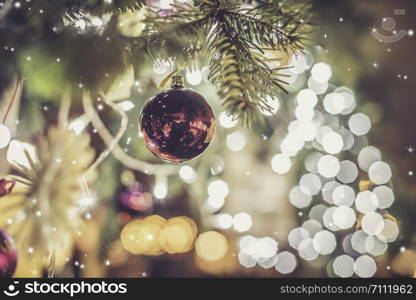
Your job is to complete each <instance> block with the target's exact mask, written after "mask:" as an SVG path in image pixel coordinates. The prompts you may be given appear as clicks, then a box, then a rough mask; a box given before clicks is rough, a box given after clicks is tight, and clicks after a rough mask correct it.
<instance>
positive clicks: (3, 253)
mask: <svg viewBox="0 0 416 300" xmlns="http://www.w3.org/2000/svg"><path fill="white" fill-rule="evenodd" d="M16 265H17V250H16V246H15V244H14V241H13V239H12V238H11V236H10V235H9V234H8V233H7V232H6V231H4V230H1V229H0V277H2V278H4V277H12V275H13V274H14V271H15V270H16Z"/></svg>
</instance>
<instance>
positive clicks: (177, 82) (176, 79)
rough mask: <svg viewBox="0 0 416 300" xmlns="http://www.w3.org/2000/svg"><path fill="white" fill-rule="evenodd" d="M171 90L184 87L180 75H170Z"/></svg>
mask: <svg viewBox="0 0 416 300" xmlns="http://www.w3.org/2000/svg"><path fill="white" fill-rule="evenodd" d="M170 87H171V88H173V89H181V88H183V87H184V82H183V77H182V76H181V75H177V74H175V75H172V84H171V85H170Z"/></svg>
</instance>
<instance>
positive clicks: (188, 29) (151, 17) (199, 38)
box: [138, 4, 207, 65]
mask: <svg viewBox="0 0 416 300" xmlns="http://www.w3.org/2000/svg"><path fill="white" fill-rule="evenodd" d="M175 9H176V10H177V11H178V12H177V13H173V14H170V15H168V16H164V15H163V14H164V13H165V12H164V11H150V12H149V13H148V17H147V18H146V19H145V21H144V22H145V24H146V28H145V30H144V31H143V34H142V36H141V37H140V38H139V41H138V45H139V48H140V47H142V49H141V50H145V53H146V55H147V58H149V59H150V60H151V61H156V60H163V61H169V60H171V59H173V58H174V59H175V63H176V64H178V65H189V64H191V63H192V61H194V60H196V58H197V57H198V56H199V55H201V54H202V53H203V52H204V49H205V37H204V36H203V28H204V25H205V23H206V21H207V19H206V17H205V16H204V15H201V13H200V11H199V10H198V9H197V8H196V7H194V6H191V5H187V4H183V5H178V6H175ZM139 51H140V50H139Z"/></svg>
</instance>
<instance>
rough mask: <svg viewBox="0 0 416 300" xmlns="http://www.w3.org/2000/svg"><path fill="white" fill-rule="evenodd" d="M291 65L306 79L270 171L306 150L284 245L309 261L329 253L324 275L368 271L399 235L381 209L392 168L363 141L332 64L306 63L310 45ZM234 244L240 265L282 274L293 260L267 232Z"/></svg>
mask: <svg viewBox="0 0 416 300" xmlns="http://www.w3.org/2000/svg"><path fill="white" fill-rule="evenodd" d="M291 66H292V70H291V72H292V73H293V75H294V76H295V77H297V76H299V75H303V76H304V75H306V76H307V77H308V78H309V80H308V81H307V87H306V88H304V89H302V90H300V91H299V92H298V93H297V95H296V99H295V109H294V112H295V116H296V119H295V120H293V121H292V122H290V124H289V126H288V133H287V135H286V136H285V137H284V138H283V139H282V141H281V144H280V151H281V152H280V153H278V154H276V155H275V156H274V157H273V158H272V160H271V166H272V168H273V170H274V171H275V172H276V173H278V174H284V173H287V172H288V171H289V170H290V168H291V166H292V160H293V159H294V158H295V157H296V155H297V154H298V153H299V152H300V151H301V150H302V149H306V151H307V153H308V155H307V156H306V158H305V160H304V168H305V171H306V173H304V174H303V175H302V176H301V177H300V180H299V183H298V185H296V186H295V187H293V188H292V189H291V191H290V193H289V200H290V203H291V204H292V205H293V206H295V207H296V208H298V209H300V210H301V211H300V213H299V215H300V216H305V217H306V218H305V217H303V219H304V222H303V223H302V225H301V226H300V227H297V228H294V229H292V230H291V231H290V232H289V235H288V242H289V245H290V247H292V248H293V249H294V250H295V251H297V254H298V256H299V257H300V258H302V259H304V260H306V261H310V262H312V261H314V260H316V259H318V258H319V257H320V256H326V255H330V254H336V257H335V258H334V259H330V260H329V262H330V263H329V264H328V267H327V272H328V275H329V276H339V277H350V276H353V275H354V274H355V275H356V276H358V277H372V276H373V275H374V274H375V273H376V271H377V265H376V259H377V257H379V256H380V255H382V254H384V253H385V252H386V250H387V248H388V243H391V242H393V241H395V240H396V239H397V237H398V235H399V227H398V224H397V221H396V219H395V218H394V217H392V216H391V215H389V214H388V211H387V209H388V208H389V207H390V206H391V205H392V204H393V202H394V199H395V197H394V193H393V190H392V186H391V181H390V180H391V176H392V171H391V168H390V166H389V165H388V164H387V163H386V162H384V161H382V157H381V152H380V151H379V150H378V149H377V148H376V147H374V146H370V145H368V140H367V138H366V134H367V133H368V132H369V130H370V127H371V122H370V119H369V118H368V116H367V115H365V114H363V113H360V112H357V113H353V112H354V110H355V108H356V102H355V98H354V93H353V92H352V91H351V90H350V89H348V88H345V87H336V86H334V85H332V84H330V83H329V82H328V81H329V79H330V77H331V75H332V72H331V67H330V66H329V65H328V64H326V63H324V62H318V63H315V64H313V56H312V54H311V53H310V52H305V53H304V54H298V55H297V56H294V57H293V58H292V61H291ZM352 157H355V159H352ZM357 165H358V166H357ZM356 190H358V191H357V192H356ZM313 199H316V200H315V201H314V203H315V204H314V205H313V206H312V207H311V203H312V201H313ZM317 201H322V202H321V203H316V202H317ZM234 221H235V219H234ZM247 222H248V221H247ZM234 226H235V225H234ZM239 246H240V254H239V260H240V263H241V264H242V265H243V266H245V267H247V268H250V267H254V266H255V265H256V264H259V265H260V266H262V267H264V268H271V267H273V266H274V267H275V268H276V270H277V271H278V272H280V273H283V274H286V273H290V272H292V271H294V269H295V267H296V265H297V260H296V258H295V256H294V255H293V254H291V253H290V252H287V251H285V252H281V253H277V242H275V241H274V240H273V239H271V238H255V237H253V236H245V237H243V238H242V239H241V241H240V243H239Z"/></svg>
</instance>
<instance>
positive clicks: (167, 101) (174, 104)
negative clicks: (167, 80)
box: [140, 76, 215, 162]
mask: <svg viewBox="0 0 416 300" xmlns="http://www.w3.org/2000/svg"><path fill="white" fill-rule="evenodd" d="M140 133H141V136H142V138H143V141H144V143H145V145H146V147H147V148H148V149H149V150H150V151H151V152H152V153H153V154H154V155H156V156H157V157H159V158H160V159H162V160H165V161H169V162H183V161H187V160H190V159H193V158H195V157H197V156H198V155H200V154H201V153H202V152H204V151H205V150H206V149H207V148H208V146H209V144H210V143H211V140H212V138H213V136H214V133H215V116H214V113H213V111H212V109H211V107H210V106H209V104H208V102H207V101H206V100H205V99H204V98H203V97H202V96H201V95H200V94H198V93H197V92H195V91H193V90H190V89H185V88H184V87H183V85H182V81H181V79H180V76H174V77H173V84H172V88H171V89H168V90H165V91H163V92H161V93H159V94H156V95H155V96H154V97H152V98H150V99H149V100H148V101H147V102H146V104H145V105H144V107H143V110H142V113H141V116H140Z"/></svg>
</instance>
